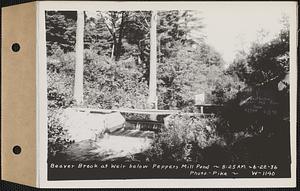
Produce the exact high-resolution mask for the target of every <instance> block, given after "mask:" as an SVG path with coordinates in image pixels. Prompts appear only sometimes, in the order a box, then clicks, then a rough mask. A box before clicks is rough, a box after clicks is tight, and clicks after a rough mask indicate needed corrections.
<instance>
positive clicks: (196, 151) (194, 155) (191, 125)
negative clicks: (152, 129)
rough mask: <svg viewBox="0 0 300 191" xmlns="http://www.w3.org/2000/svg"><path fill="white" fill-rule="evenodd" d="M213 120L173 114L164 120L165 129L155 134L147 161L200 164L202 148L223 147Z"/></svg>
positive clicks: (223, 143)
mask: <svg viewBox="0 0 300 191" xmlns="http://www.w3.org/2000/svg"><path fill="white" fill-rule="evenodd" d="M216 120H217V118H215V117H203V116H199V115H198V116H197V115H195V116H191V115H188V114H174V115H170V116H169V117H168V118H167V119H166V127H165V129H163V130H162V132H160V134H158V136H157V137H156V139H155V140H154V142H153V147H152V149H151V151H149V153H147V154H148V155H149V158H150V160H153V161H168V162H175V161H177V162H189V161H193V162H203V160H205V159H204V158H203V157H204V156H203V155H202V154H203V153H202V151H204V149H205V148H207V147H211V146H215V145H219V146H225V142H224V141H223V138H222V137H220V136H219V135H218V133H217V131H216V125H215V124H216Z"/></svg>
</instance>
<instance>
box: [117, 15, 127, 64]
mask: <svg viewBox="0 0 300 191" xmlns="http://www.w3.org/2000/svg"><path fill="white" fill-rule="evenodd" d="M125 14H126V13H124V12H122V19H121V24H120V29H119V38H118V42H117V44H116V46H115V47H116V51H115V53H116V61H118V60H119V59H120V56H121V51H122V39H123V30H124V20H125Z"/></svg>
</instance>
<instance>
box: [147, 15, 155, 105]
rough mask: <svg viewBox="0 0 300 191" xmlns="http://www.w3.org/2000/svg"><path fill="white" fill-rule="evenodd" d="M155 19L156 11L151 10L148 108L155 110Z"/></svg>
mask: <svg viewBox="0 0 300 191" xmlns="http://www.w3.org/2000/svg"><path fill="white" fill-rule="evenodd" d="M156 17H157V11H155V10H153V11H152V14H151V28H150V75H149V100H148V102H149V107H150V109H157V96H156V86H157V82H156V64H157V39H156V22H157V20H156Z"/></svg>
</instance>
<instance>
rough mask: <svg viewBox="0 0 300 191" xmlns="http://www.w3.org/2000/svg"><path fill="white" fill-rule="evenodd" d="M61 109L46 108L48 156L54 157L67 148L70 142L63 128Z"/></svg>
mask: <svg viewBox="0 0 300 191" xmlns="http://www.w3.org/2000/svg"><path fill="white" fill-rule="evenodd" d="M62 121H63V114H62V109H57V108H54V109H53V108H52V109H50V108H48V156H49V158H51V157H55V156H56V155H57V154H58V153H60V152H61V151H63V150H64V149H65V148H67V147H68V146H69V145H70V144H71V143H73V141H72V140H70V139H69V136H68V133H67V131H66V130H64V128H63V123H62Z"/></svg>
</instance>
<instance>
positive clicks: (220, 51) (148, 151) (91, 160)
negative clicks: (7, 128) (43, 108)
mask: <svg viewBox="0 0 300 191" xmlns="http://www.w3.org/2000/svg"><path fill="white" fill-rule="evenodd" d="M207 4H209V3H207ZM201 5H203V6H201ZM266 8H267V10H266ZM287 11H289V9H286V7H285V6H282V5H277V4H276V3H273V4H271V5H270V6H266V4H264V6H261V5H260V4H259V3H257V4H255V3H252V4H251V3H249V4H243V3H239V4H238V3H236V4H235V3H232V4H230V3H228V4H226V3H223V4H220V5H218V4H213V5H211V4H209V6H207V5H206V4H205V3H203V4H199V5H198V6H196V7H195V8H194V9H183V8H181V7H178V9H171V10H170V8H168V7H160V8H155V9H150V8H149V9H148V8H147V7H145V8H144V9H140V10H139V9H136V10H132V9H130V10H127V9H126V8H125V7H124V10H120V8H118V9H116V10H113V9H112V10H103V9H101V7H100V4H99V10H97V7H93V9H91V10H90V9H77V10H76V9H74V10H70V9H66V10H62V9H61V8H58V9H57V10H55V9H49V10H46V11H44V12H42V14H44V22H45V34H43V35H45V39H46V44H44V46H46V47H45V48H46V67H47V174H48V175H47V179H48V180H49V181H56V180H102V179H147V178H151V179H153V178H154V179H155V178H158V179H161V178H172V179H174V178H175V179H211V178H216V179H220V178H222V179H224V178H225V179H232V178H290V177H291V163H292V159H291V138H290V137H291V133H290V132H291V125H290V72H291V64H290V63H291V62H290V42H291V40H290V16H289V15H290V13H289V12H287ZM294 162H295V161H294Z"/></svg>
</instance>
